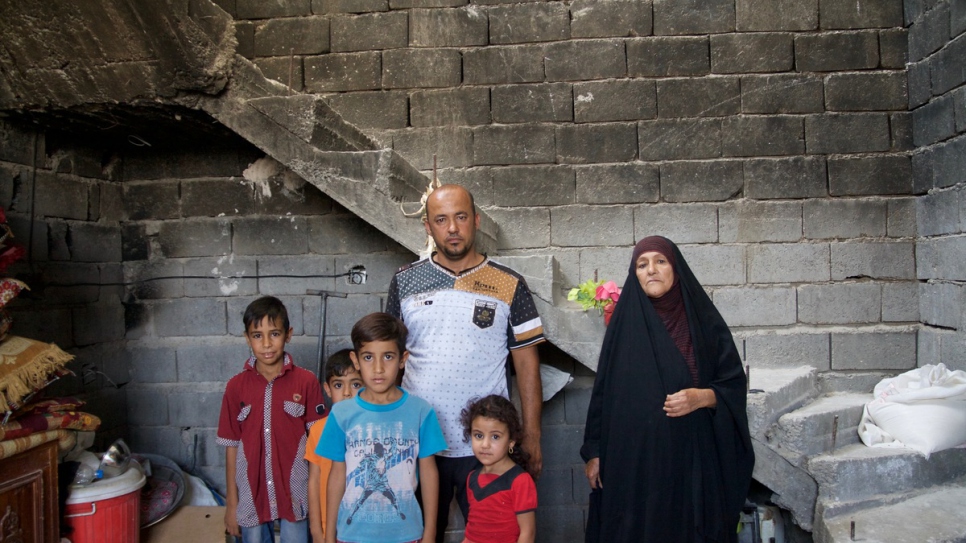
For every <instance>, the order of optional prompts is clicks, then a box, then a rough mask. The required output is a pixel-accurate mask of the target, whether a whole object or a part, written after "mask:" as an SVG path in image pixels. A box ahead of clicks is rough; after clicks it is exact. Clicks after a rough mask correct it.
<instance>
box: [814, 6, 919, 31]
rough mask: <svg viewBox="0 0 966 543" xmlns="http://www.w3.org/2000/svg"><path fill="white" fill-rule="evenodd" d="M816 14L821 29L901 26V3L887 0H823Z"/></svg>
mask: <svg viewBox="0 0 966 543" xmlns="http://www.w3.org/2000/svg"><path fill="white" fill-rule="evenodd" d="M818 16H819V20H820V21H821V23H822V29H823V30H853V29H856V28H889V27H897V26H903V21H902V4H900V3H898V2H889V1H887V0H861V1H860V2H852V1H850V0H823V1H822V2H821V3H820V4H819V14H818Z"/></svg>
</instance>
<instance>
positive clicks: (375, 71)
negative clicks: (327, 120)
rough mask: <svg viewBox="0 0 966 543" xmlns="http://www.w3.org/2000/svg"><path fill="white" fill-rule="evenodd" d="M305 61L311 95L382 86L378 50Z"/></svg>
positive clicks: (332, 54)
mask: <svg viewBox="0 0 966 543" xmlns="http://www.w3.org/2000/svg"><path fill="white" fill-rule="evenodd" d="M302 62H303V64H304V66H305V89H306V90H307V91H309V92H342V91H354V90H369V89H378V88H379V87H380V86H381V85H382V55H381V54H380V53H378V52H375V51H373V52H363V53H341V54H340V53H330V54H327V55H321V56H312V57H305V58H304V59H303V61H302Z"/></svg>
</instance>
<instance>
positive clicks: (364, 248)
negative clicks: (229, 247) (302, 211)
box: [308, 215, 389, 254]
mask: <svg viewBox="0 0 966 543" xmlns="http://www.w3.org/2000/svg"><path fill="white" fill-rule="evenodd" d="M308 229H309V252H311V253H314V254H346V253H353V254H365V253H374V252H382V251H386V250H387V249H388V248H389V238H388V237H386V235H385V234H383V233H382V232H380V231H379V230H376V228H375V227H373V226H372V225H370V224H369V223H367V222H366V221H364V220H362V219H360V218H359V217H356V216H355V215H326V216H324V217H309V218H308Z"/></svg>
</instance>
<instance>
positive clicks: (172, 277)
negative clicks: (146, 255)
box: [124, 259, 184, 300]
mask: <svg viewBox="0 0 966 543" xmlns="http://www.w3.org/2000/svg"><path fill="white" fill-rule="evenodd" d="M183 275H184V265H183V264H182V263H181V261H180V260H170V259H162V260H143V261H135V262H125V263H124V279H125V281H126V282H128V283H134V284H133V285H132V286H131V287H130V289H131V290H130V292H131V295H132V296H134V297H135V298H136V299H138V300H159V299H162V298H180V297H182V296H184V279H182V276H183Z"/></svg>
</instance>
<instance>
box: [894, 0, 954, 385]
mask: <svg viewBox="0 0 966 543" xmlns="http://www.w3.org/2000/svg"><path fill="white" fill-rule="evenodd" d="M905 12H906V20H907V22H908V23H909V25H910V26H909V60H910V64H909V108H910V109H911V110H912V118H913V127H914V131H913V134H914V138H915V145H916V147H917V149H916V153H915V154H914V155H913V157H912V161H913V162H912V164H913V172H914V177H915V188H916V193H917V194H921V195H922V196H921V197H919V198H918V200H917V202H916V203H917V205H916V217H917V222H918V228H919V236H920V239H919V242H918V244H917V245H916V269H917V273H918V277H919V279H920V281H921V282H920V284H919V296H920V298H919V311H920V313H921V315H922V322H923V324H924V326H923V328H922V330H921V331H920V332H919V364H920V365H923V364H937V363H939V362H942V363H944V364H946V365H947V366H949V367H950V368H953V369H966V289H964V286H966V236H964V235H963V234H964V232H966V194H964V192H963V189H964V187H966V85H964V83H966V2H962V1H957V0H952V1H946V0H943V1H940V2H924V1H918V0H906V2H905Z"/></svg>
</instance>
